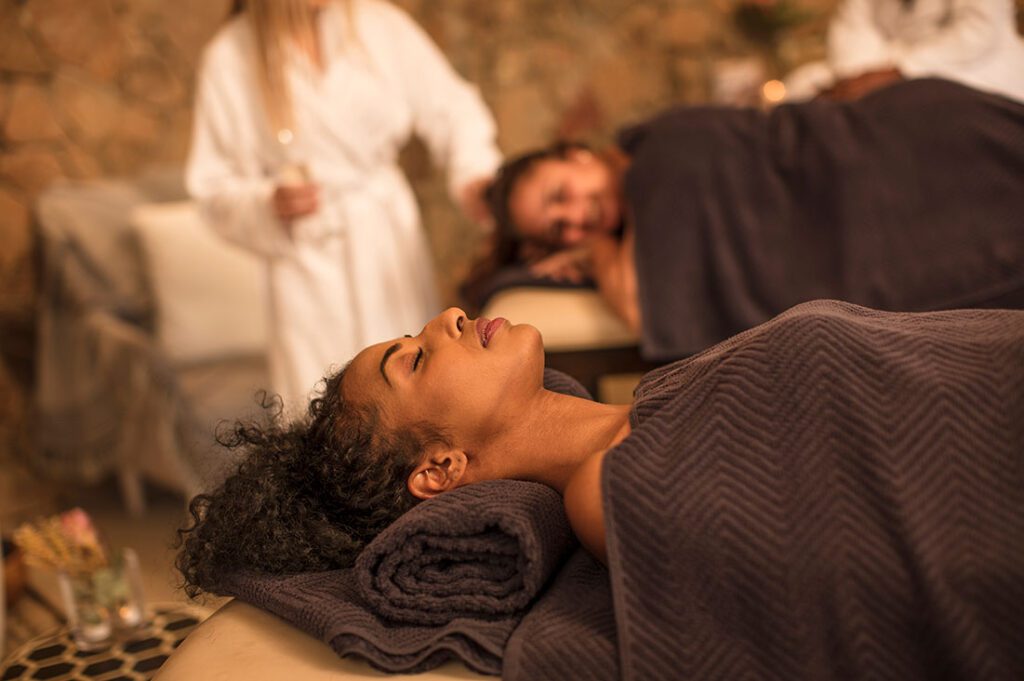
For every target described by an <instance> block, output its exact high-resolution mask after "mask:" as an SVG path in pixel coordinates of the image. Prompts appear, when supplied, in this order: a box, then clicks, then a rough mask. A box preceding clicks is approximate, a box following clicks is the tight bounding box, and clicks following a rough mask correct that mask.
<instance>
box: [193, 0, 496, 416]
mask: <svg viewBox="0 0 1024 681" xmlns="http://www.w3.org/2000/svg"><path fill="white" fill-rule="evenodd" d="M267 2H268V4H269V2H283V0H267ZM306 3H308V4H306ZM292 4H293V5H294V6H295V7H296V8H297V9H291V10H289V11H292V12H299V13H301V12H312V13H313V14H312V17H313V21H312V22H310V25H311V26H312V27H313V28H311V29H310V30H309V31H308V33H309V34H310V36H311V37H312V38H313V40H311V41H308V42H312V43H313V44H314V48H315V50H318V52H317V51H310V50H309V49H308V45H307V50H306V51H305V52H304V51H303V50H302V49H300V44H299V43H297V42H295V41H290V42H292V43H294V44H291V45H287V46H286V48H285V50H283V51H285V52H287V54H286V58H285V59H283V60H282V61H283V63H284V68H282V69H281V72H282V74H283V78H282V80H284V81H285V83H286V87H287V93H288V96H289V98H290V104H291V106H290V111H287V112H286V114H285V115H284V116H282V115H281V114H278V115H277V118H278V119H282V118H283V119H284V120H285V121H287V122H284V121H282V120H276V121H275V120H273V119H274V118H275V116H274V115H273V114H274V108H275V106H277V104H276V102H277V100H276V99H274V98H273V97H272V98H271V99H270V100H269V101H271V104H270V105H269V106H268V105H266V104H267V101H268V100H267V99H266V98H265V97H264V96H263V95H262V94H261V93H265V92H266V89H265V88H264V89H263V90H261V86H263V85H264V83H262V82H261V75H263V74H261V73H260V67H261V62H260V61H259V58H260V57H259V54H260V53H259V46H260V43H259V42H258V40H259V37H258V35H257V30H256V28H255V26H256V24H255V22H254V21H251V20H250V19H251V17H250V16H249V15H250V14H252V12H253V10H259V9H260V8H259V6H258V5H259V3H258V2H257V1H256V0H253V1H252V2H250V4H249V8H248V10H247V11H246V12H245V13H243V14H242V15H240V16H238V17H235V18H234V19H232V20H231V21H230V22H229V23H227V24H226V25H225V26H224V27H223V28H222V29H221V31H220V32H219V33H218V34H217V35H216V36H215V37H214V39H213V40H212V41H211V43H210V44H209V46H208V47H207V48H206V51H205V54H204V56H203V61H202V67H201V71H200V74H199V79H198V87H197V96H196V109H195V123H194V131H193V139H192V148H191V153H190V157H189V161H188V167H187V172H186V183H187V186H188V189H189V191H190V193H191V194H192V195H193V196H194V197H195V198H196V199H198V200H199V201H200V203H201V205H202V206H203V207H204V209H205V212H206V215H207V217H208V219H209V222H210V224H211V225H212V226H213V228H214V229H215V230H216V231H217V232H218V233H219V234H221V235H222V236H223V237H225V238H226V239H228V240H230V241H232V242H234V243H236V244H239V245H241V246H243V247H244V248H246V249H248V250H250V251H252V252H255V253H257V254H259V255H261V256H263V257H264V258H265V262H266V265H267V282H268V289H269V300H270V315H269V320H270V322H269V323H270V329H269V332H270V333H269V348H268V359H269V368H270V374H271V376H270V380H271V387H272V389H273V390H274V391H275V392H276V393H278V394H279V395H281V397H282V399H283V400H284V406H285V409H286V410H288V411H294V410H298V409H301V408H304V406H305V405H306V404H307V403H308V395H309V393H310V391H311V390H312V389H313V388H314V386H315V385H316V383H317V382H318V381H319V380H320V379H321V377H322V376H323V375H324V374H325V373H326V372H327V371H328V369H329V368H330V367H331V365H332V363H333V362H335V361H336V360H337V358H338V357H349V356H351V355H353V354H355V353H356V352H357V351H358V350H359V349H360V348H362V347H364V346H366V345H367V344H372V343H375V342H377V341H380V340H382V339H385V338H392V337H395V336H400V335H402V334H405V333H416V332H418V330H419V329H420V328H421V327H422V326H423V325H424V324H425V323H426V322H427V321H428V320H429V319H430V318H431V317H432V316H433V315H435V314H436V313H437V312H438V310H439V309H440V301H439V299H438V294H437V289H436V281H435V277H434V269H433V266H432V256H431V251H430V248H429V244H428V242H427V239H426V235H425V234H424V230H423V229H422V228H421V225H420V216H419V212H418V208H417V205H416V202H415V199H414V196H413V193H412V191H411V189H410V187H409V184H408V182H407V180H406V178H405V176H404V175H403V173H402V171H401V170H400V168H399V166H398V164H397V158H398V153H399V151H400V149H401V147H402V146H403V145H404V144H405V143H406V142H407V141H408V139H409V138H410V136H411V134H412V133H413V132H415V133H417V134H418V135H419V136H420V137H421V138H422V139H423V140H424V141H425V142H426V144H427V146H428V148H429V149H430V152H431V154H432V156H433V158H434V159H435V161H437V162H439V163H440V164H442V165H444V166H446V168H447V171H448V178H449V189H450V191H451V193H452V195H453V197H456V198H459V199H466V197H467V196H469V194H470V193H472V191H473V189H472V188H473V187H474V186H475V185H477V184H480V185H481V186H482V181H481V179H482V178H486V177H489V176H490V175H492V174H493V172H494V170H495V168H496V167H497V166H498V165H499V163H500V162H501V154H500V152H499V151H498V149H497V147H496V145H495V125H494V122H493V118H492V116H491V114H490V112H489V111H488V110H487V108H486V106H485V105H484V103H483V101H482V99H481V97H480V96H479V94H478V92H477V90H476V89H475V88H474V87H472V86H471V85H469V84H468V83H466V82H465V81H464V80H462V79H461V78H460V77H459V76H458V75H457V74H456V72H455V71H454V70H453V69H452V68H451V66H450V65H449V64H448V63H447V61H446V60H445V58H444V56H443V55H442V53H441V52H440V51H439V50H438V48H437V47H436V46H435V45H434V44H433V43H432V42H431V40H430V39H429V37H428V36H427V35H426V34H425V33H424V32H423V31H422V29H420V28H419V26H417V25H416V24H415V23H414V22H413V20H412V19H411V18H410V17H409V16H408V15H406V14H405V13H404V12H403V11H402V10H400V9H398V8H396V7H393V6H391V5H389V4H387V3H385V2H381V1H380V0H352V2H351V3H350V4H348V5H346V4H343V3H339V2H324V1H323V0H321V1H320V2H315V1H314V0H292ZM263 11H268V10H263ZM269 11H271V12H279V11H281V9H280V6H276V7H270V8H269ZM268 110H269V111H268ZM288 115H290V119H288V118H287V116H288ZM290 185H294V186H295V187H297V188H298V189H295V191H293V192H292V194H288V191H289V186H290ZM300 190H301V191H300ZM282 192H284V193H283V194H282ZM296 192H298V193H296ZM303 192H305V193H303ZM300 195H301V196H300ZM281 196H284V197H285V199H286V200H287V199H288V196H292V198H295V196H299V198H301V199H302V200H304V201H305V200H307V199H309V200H311V201H312V204H310V205H305V206H302V208H301V210H297V211H292V212H291V213H290V214H289V213H287V212H282V211H283V210H288V209H282V208H281V206H280V204H279V203H278V201H279V199H280V198H281ZM464 203H465V201H464ZM292 207H293V208H294V205H293V206H292ZM464 207H465V205H464Z"/></svg>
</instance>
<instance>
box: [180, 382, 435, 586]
mask: <svg viewBox="0 0 1024 681" xmlns="http://www.w3.org/2000/svg"><path fill="white" fill-rule="evenodd" d="M344 375H345V371H344V369H343V370H342V371H339V372H338V373H336V374H335V375H333V376H329V377H327V378H326V379H325V385H324V388H323V391H322V393H321V395H320V396H319V397H317V398H315V399H314V400H312V402H311V403H310V405H309V409H308V412H307V414H306V415H305V416H304V417H303V418H301V419H299V420H296V421H294V422H291V423H284V422H282V417H281V410H280V408H278V409H276V410H275V411H273V412H271V411H269V410H268V422H267V423H265V424H257V423H249V424H243V423H236V424H234V426H233V427H232V428H231V430H230V432H229V433H227V434H226V435H225V434H222V435H221V436H219V437H218V440H219V441H220V442H221V443H222V444H224V445H225V446H227V447H231V448H240V449H241V450H242V452H243V458H242V461H241V463H240V465H239V467H238V469H237V471H235V472H234V473H233V474H232V475H231V476H229V477H228V478H227V479H226V480H225V481H224V482H223V483H222V484H221V485H220V486H219V487H218V488H217V489H215V490H214V491H212V492H209V493H206V494H200V495H198V496H196V497H195V498H194V499H192V501H191V503H190V504H189V513H190V514H191V524H190V525H189V526H186V527H184V528H182V529H179V530H178V546H179V547H180V551H179V553H178V557H177V560H176V563H175V564H176V567H177V569H178V571H179V572H180V573H181V575H182V578H183V580H184V584H183V588H184V590H185V592H186V593H187V594H188V596H189V597H190V598H196V597H198V596H199V594H200V593H202V592H207V593H212V594H219V593H223V589H222V584H223V582H222V580H223V579H224V578H225V577H226V576H228V575H231V574H232V573H237V572H240V571H252V572H260V573H271V574H283V573H295V572H306V571H319V570H330V569H334V568H340V567H349V566H351V565H352V564H353V562H354V561H355V558H356V556H357V555H358V554H359V551H360V550H361V549H362V548H363V547H364V546H365V545H366V544H367V543H369V542H370V540H372V539H373V538H374V537H375V536H376V535H377V534H379V533H380V532H381V531H382V530H383V529H384V528H385V527H387V526H388V525H389V524H390V523H391V522H392V521H393V520H395V518H397V517H398V516H400V515H401V514H402V513H404V512H405V511H407V510H409V509H410V508H412V507H413V506H414V505H416V503H417V502H418V501H419V500H418V499H417V498H416V497H414V496H413V495H412V494H411V493H410V492H409V491H408V489H407V487H406V480H407V478H408V477H409V475H410V474H411V473H412V471H413V469H414V468H415V466H416V464H417V463H418V462H419V458H420V456H421V454H422V452H423V450H424V448H425V447H426V446H428V445H429V444H430V443H431V442H444V441H445V438H444V436H443V434H442V433H439V432H437V431H435V430H432V429H430V428H428V427H426V426H423V425H417V426H414V427H409V428H404V429H399V430H394V429H391V430H389V429H387V428H385V427H384V426H383V425H382V424H381V419H380V412H379V409H377V408H376V407H375V406H374V405H372V404H371V405H356V404H353V403H351V402H350V401H346V400H344V399H343V397H342V394H341V393H342V391H341V386H342V380H343V378H344ZM265 406H266V405H265Z"/></svg>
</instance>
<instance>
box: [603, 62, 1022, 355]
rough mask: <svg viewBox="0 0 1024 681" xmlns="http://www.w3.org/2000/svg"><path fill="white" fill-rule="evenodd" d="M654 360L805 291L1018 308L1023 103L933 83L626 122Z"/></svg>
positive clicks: (939, 305)
mask: <svg viewBox="0 0 1024 681" xmlns="http://www.w3.org/2000/svg"><path fill="white" fill-rule="evenodd" d="M620 144H622V146H623V148H624V149H625V150H626V151H627V152H628V153H629V154H630V155H631V156H632V158H633V162H632V165H631V167H630V170H629V171H628V173H627V176H626V183H625V193H626V200H627V202H628V204H629V205H630V207H631V209H632V211H633V218H634V220H635V224H636V230H637V245H636V266H637V273H638V277H639V281H638V283H639V299H640V300H639V302H640V308H641V317H642V341H643V343H642V351H643V354H644V355H645V357H646V358H647V359H652V360H670V359H676V358H679V357H683V356H687V355H689V354H692V353H693V352H697V351H700V350H703V349H704V348H706V347H709V346H710V345H712V344H714V343H716V342H718V341H720V340H723V339H724V338H726V337H728V336H730V335H732V334H734V333H737V332H739V331H742V330H744V329H748V328H750V327H752V326H755V325H757V324H759V323H761V322H764V321H766V320H767V319H769V318H770V317H772V316H774V315H776V314H778V313H780V312H782V311H783V310H785V309H787V308H789V307H791V306H793V305H795V304H797V303H800V302H804V301H807V300H812V299H816V298H836V299H841V300H846V301H849V302H853V303H857V304H860V305H867V306H869V307H874V308H878V309H884V310H900V311H925V310H935V309H951V308H959V307H1015V308H1020V307H1024V217H1022V216H1024V106H1022V105H1021V104H1019V103H1015V102H1011V101H1010V100H1007V99H1003V98H1001V97H998V96H995V95H989V94H984V93H980V92H977V91H974V90H971V89H969V88H966V87H963V86H960V85H956V84H953V83H949V82H946V81H940V80H920V81H909V82H906V83H903V84H899V85H896V86H893V87H890V88H887V89H885V90H881V91H878V92H877V93H874V94H872V95H870V96H868V97H866V98H865V99H863V100H861V101H858V102H854V103H850V104H838V103H834V102H827V101H821V102H811V103H806V104H801V105H795V106H794V105H787V106H780V107H778V108H776V109H774V110H773V111H772V112H771V113H769V114H767V115H766V114H763V113H761V112H758V111H754V110H730V109H723V108H718V107H705V108H700V107H697V108H693V107H689V108H680V109H674V110H671V111H669V112H667V113H665V114H664V115H662V116H659V117H657V118H655V119H653V120H652V121H650V122H648V123H646V124H643V125H640V126H637V127H635V128H632V129H629V130H627V131H625V132H624V133H622V135H621V137H620Z"/></svg>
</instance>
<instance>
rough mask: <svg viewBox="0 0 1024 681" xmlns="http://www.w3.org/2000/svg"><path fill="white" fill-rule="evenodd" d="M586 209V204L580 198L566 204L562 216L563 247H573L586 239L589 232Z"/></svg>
mask: <svg viewBox="0 0 1024 681" xmlns="http://www.w3.org/2000/svg"><path fill="white" fill-rule="evenodd" d="M588 217H589V215H588V207H587V202H586V201H585V200H583V199H581V198H578V199H576V200H575V201H572V202H570V203H568V204H567V205H566V206H565V210H564V212H563V214H562V220H563V227H562V233H561V237H562V243H563V245H565V246H573V245H575V244H578V243H579V242H581V241H582V240H583V239H584V238H586V236H587V233H588V232H589V231H590V228H589V225H588V224H587V218H588Z"/></svg>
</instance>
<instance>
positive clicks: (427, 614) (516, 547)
mask: <svg viewBox="0 0 1024 681" xmlns="http://www.w3.org/2000/svg"><path fill="white" fill-rule="evenodd" d="M574 546H575V540H574V539H573V535H572V531H571V529H570V528H569V523H568V521H567V519H566V517H565V513H564V510H563V507H562V499H561V497H560V496H559V495H558V493H557V492H555V491H554V490H553V489H551V488H550V487H547V486H545V485H539V484H537V483H532V482H520V481H513V480H494V481H489V482H482V483H478V484H475V485H469V486H466V487H462V488H460V489H457V490H454V491H453V492H448V493H445V494H442V495H439V496H437V497H434V498H433V499H430V500H428V501H425V502H423V503H422V504H420V505H419V506H417V507H416V509H414V511H412V512H410V513H406V514H405V515H404V516H402V517H401V518H399V519H398V520H397V521H395V522H394V523H392V525H391V526H390V527H388V528H387V529H386V530H385V531H384V532H382V533H381V534H380V535H378V536H377V538H376V539H374V540H373V541H372V542H370V544H369V545H367V547H366V548H365V549H364V550H363V552H362V553H361V554H360V556H359V558H358V559H357V561H356V565H355V575H356V579H357V584H358V588H359V592H360V594H361V595H362V597H363V598H364V599H365V600H366V602H367V604H369V605H370V607H371V608H372V609H373V610H374V612H376V613H377V614H379V615H380V616H381V617H383V618H385V619H388V620H390V621H393V622H396V623H401V624H417V625H436V626H439V625H444V624H447V623H449V622H451V621H452V620H454V619H456V618H462V617H465V618H476V619H495V618H501V617H507V616H510V615H514V614H516V613H521V612H522V611H523V610H524V609H525V608H526V607H527V606H529V604H530V603H531V602H532V601H533V600H534V598H536V596H537V594H538V593H539V592H540V590H541V589H542V588H543V586H544V584H545V583H546V582H547V581H548V579H549V577H551V575H552V573H553V572H554V571H555V570H556V569H557V568H558V566H559V565H561V564H562V561H563V559H564V557H565V556H566V554H567V552H568V551H569V550H570V549H571V548H572V547H574Z"/></svg>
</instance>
